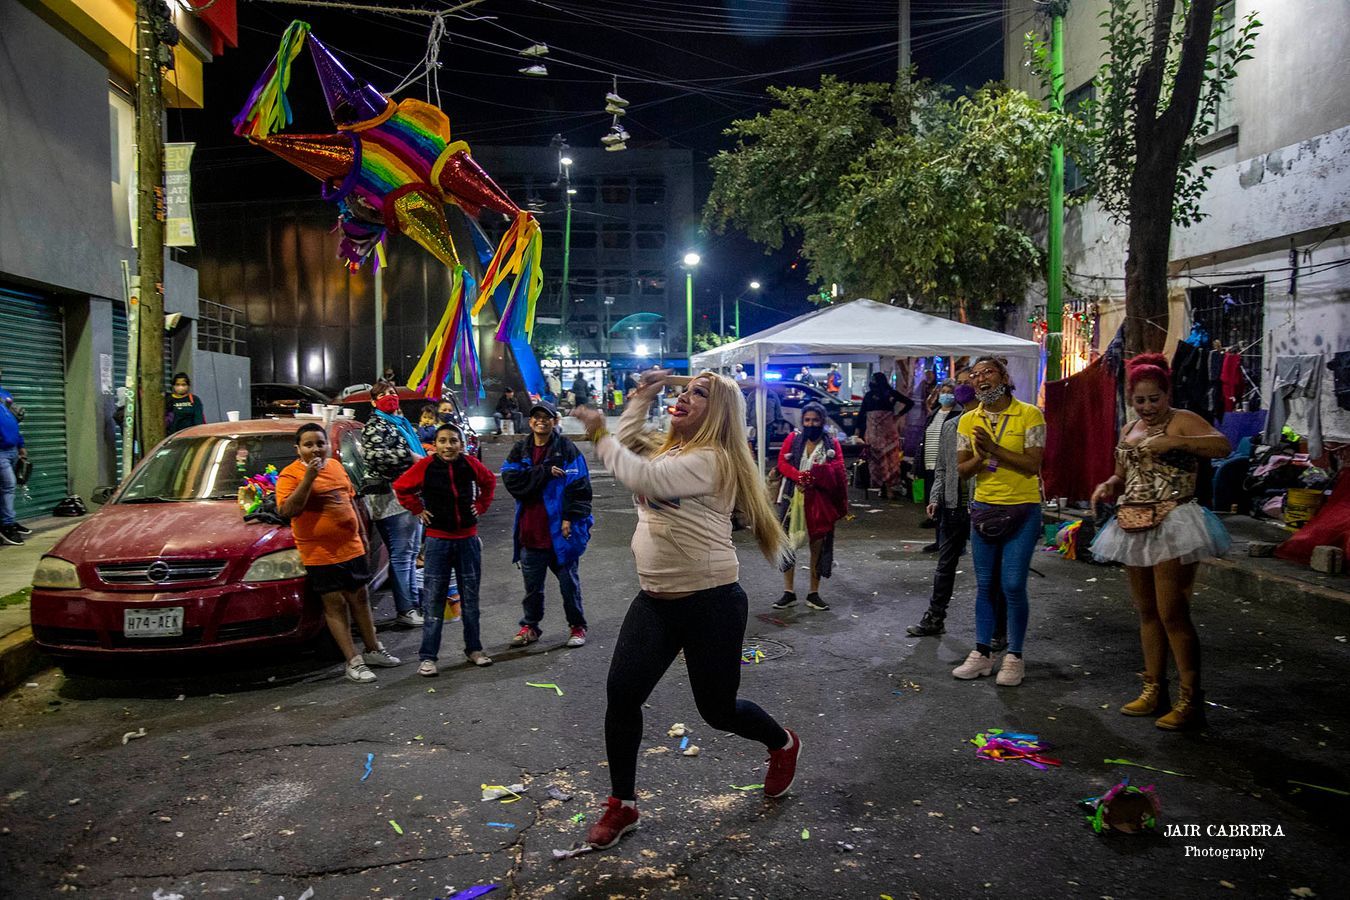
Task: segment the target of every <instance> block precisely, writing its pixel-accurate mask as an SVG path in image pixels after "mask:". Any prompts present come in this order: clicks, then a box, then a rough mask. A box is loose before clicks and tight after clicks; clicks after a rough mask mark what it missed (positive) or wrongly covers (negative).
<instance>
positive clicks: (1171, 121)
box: [1125, 0, 1216, 356]
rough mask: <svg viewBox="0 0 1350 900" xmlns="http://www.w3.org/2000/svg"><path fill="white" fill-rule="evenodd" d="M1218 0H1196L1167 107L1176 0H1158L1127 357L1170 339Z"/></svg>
mask: <svg viewBox="0 0 1350 900" xmlns="http://www.w3.org/2000/svg"><path fill="white" fill-rule="evenodd" d="M1215 2H1216V0H1192V2H1191V4H1190V7H1189V8H1188V9H1187V13H1186V23H1185V34H1184V35H1183V38H1182V43H1181V50H1180V54H1181V57H1180V60H1179V62H1178V65H1177V69H1176V74H1175V76H1174V78H1173V82H1172V91H1171V96H1170V97H1169V98H1168V103H1167V108H1166V109H1163V110H1159V109H1158V101H1159V97H1160V96H1161V94H1162V87H1163V79H1164V77H1165V71H1166V66H1165V59H1166V56H1167V50H1166V48H1167V46H1168V44H1169V42H1170V37H1171V34H1172V27H1173V13H1174V9H1175V0H1158V4H1157V6H1156V7H1155V9H1154V21H1153V37H1152V48H1151V53H1150V55H1149V59H1148V61H1146V62H1145V63H1144V65H1143V67H1142V68H1141V69H1140V71H1139V78H1138V80H1137V82H1136V89H1135V98H1134V103H1135V116H1136V118H1135V132H1134V145H1135V165H1134V173H1133V176H1132V177H1131V179H1130V240H1129V251H1128V253H1127V255H1126V257H1125V355H1126V356H1133V355H1134V354H1136V353H1144V352H1149V351H1155V352H1156V351H1159V350H1162V349H1163V345H1164V343H1165V342H1166V339H1167V322H1168V309H1167V259H1168V251H1169V249H1170V247H1171V243H1172V204H1173V202H1174V201H1175V199H1176V189H1177V168H1178V166H1179V165H1180V161H1181V151H1182V148H1183V147H1185V145H1186V140H1187V139H1188V138H1189V137H1190V133H1191V126H1192V125H1194V124H1195V114H1196V111H1197V110H1198V109H1199V106H1200V92H1201V90H1203V88H1204V72H1205V60H1206V59H1207V58H1208V56H1209V35H1210V31H1211V29H1212V28H1213V27H1214V6H1215Z"/></svg>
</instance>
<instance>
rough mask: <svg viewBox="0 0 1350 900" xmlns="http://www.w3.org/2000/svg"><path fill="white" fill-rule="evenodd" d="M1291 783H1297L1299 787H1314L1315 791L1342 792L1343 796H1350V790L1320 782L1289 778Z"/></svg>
mask: <svg viewBox="0 0 1350 900" xmlns="http://www.w3.org/2000/svg"><path fill="white" fill-rule="evenodd" d="M1289 783H1290V784H1296V785H1298V786H1299V787H1306V788H1312V789H1313V790H1315V791H1326V792H1327V793H1328V794H1340V795H1341V796H1342V797H1350V791H1343V790H1341V789H1340V788H1334V787H1323V786H1322V785H1320V784H1309V783H1308V782H1306V781H1295V780H1294V779H1292V778H1291V779H1289Z"/></svg>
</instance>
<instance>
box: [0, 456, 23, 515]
mask: <svg viewBox="0 0 1350 900" xmlns="http://www.w3.org/2000/svg"><path fill="white" fill-rule="evenodd" d="M18 461H19V448H18V447H10V448H8V449H7V450H0V527H3V526H9V525H13V524H15V523H16V522H18V521H19V520H18V519H16V518H14V492H15V491H16V490H18V486H19V482H18V480H17V479H16V478H15V477H14V464H15V463H17V462H18Z"/></svg>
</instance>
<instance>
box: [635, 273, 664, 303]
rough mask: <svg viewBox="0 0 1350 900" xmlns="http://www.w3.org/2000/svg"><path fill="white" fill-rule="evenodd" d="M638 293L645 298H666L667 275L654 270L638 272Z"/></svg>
mask: <svg viewBox="0 0 1350 900" xmlns="http://www.w3.org/2000/svg"><path fill="white" fill-rule="evenodd" d="M638 293H640V294H642V296H644V297H664V296H665V295H666V273H665V272H658V271H653V270H648V271H645V272H638Z"/></svg>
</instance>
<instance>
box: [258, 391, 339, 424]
mask: <svg viewBox="0 0 1350 900" xmlns="http://www.w3.org/2000/svg"><path fill="white" fill-rule="evenodd" d="M332 402H333V401H332V400H330V399H329V398H328V396H327V395H326V394H324V393H323V392H322V391H316V390H315V389H314V388H312V387H305V386H304V385H303V384H269V383H267V382H264V383H262V384H255V385H253V415H252V416H251V418H254V419H264V418H266V417H267V416H278V417H280V418H287V417H289V416H294V415H295V414H296V413H297V412H302V413H307V412H309V408H310V405H311V404H314V403H323V404H330V403H332Z"/></svg>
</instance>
